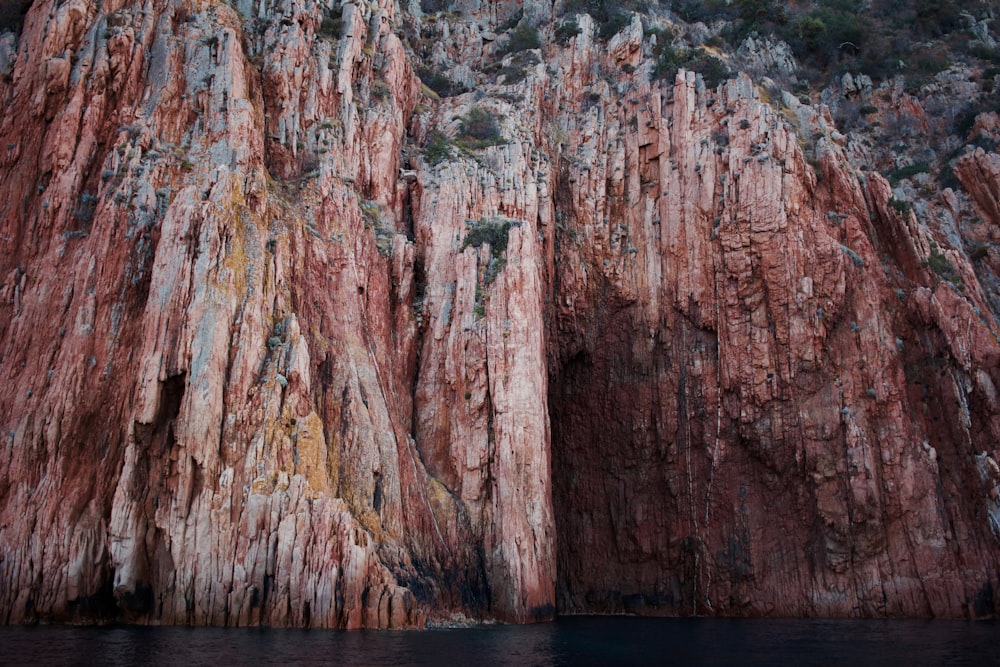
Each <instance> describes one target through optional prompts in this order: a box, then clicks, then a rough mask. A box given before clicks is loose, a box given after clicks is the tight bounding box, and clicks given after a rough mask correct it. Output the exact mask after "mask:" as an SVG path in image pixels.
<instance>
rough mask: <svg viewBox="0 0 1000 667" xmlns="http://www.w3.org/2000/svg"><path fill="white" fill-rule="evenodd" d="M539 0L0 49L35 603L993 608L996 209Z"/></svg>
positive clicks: (282, 613)
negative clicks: (970, 245) (437, 76)
mask: <svg viewBox="0 0 1000 667" xmlns="http://www.w3.org/2000/svg"><path fill="white" fill-rule="evenodd" d="M515 5H516V3H499V4H497V5H495V6H491V9H490V11H489V12H485V8H480V7H479V5H478V3H469V4H468V6H465V5H463V9H464V10H465V11H466V18H461V17H458V16H456V15H451V14H438V15H428V16H423V17H421V16H418V15H415V12H411V10H409V9H408V10H406V11H403V10H401V9H400V8H399V6H397V5H395V4H394V3H392V2H387V1H385V0H382V1H381V2H378V3H369V2H366V1H365V0H360V1H357V2H348V3H345V4H344V5H343V6H342V7H340V6H338V7H336V8H335V9H333V10H331V9H329V8H327V7H326V6H325V5H321V4H316V3H312V2H307V3H271V2H262V3H256V2H246V1H241V2H237V3H235V4H234V5H229V4H225V3H212V2H182V1H180V0H164V1H157V2H146V3H137V4H125V3H112V4H110V5H108V4H104V5H100V4H98V3H95V2H92V1H91V0H73V1H71V2H64V3H58V2H55V0H51V1H45V0H42V1H36V2H35V3H34V4H33V5H32V7H31V9H30V11H29V13H28V15H27V17H26V21H25V25H24V29H23V32H22V34H21V35H20V37H19V38H18V39H17V40H16V41H11V40H9V39H8V40H7V41H6V42H3V43H0V46H2V44H8V45H10V44H14V47H10V48H8V47H4V49H5V50H3V52H2V54H0V55H3V58H2V59H0V66H2V67H4V68H6V70H5V71H4V72H3V74H4V78H3V81H2V82H0V97H2V98H3V100H4V105H5V106H4V108H5V113H4V116H3V122H2V125H0V151H2V153H0V192H2V193H4V194H3V195H0V226H2V231H3V233H2V238H0V242H2V250H3V253H2V259H0V276H2V280H3V283H2V287H0V297H2V298H0V309H2V311H0V346H2V347H0V359H2V363H0V374H2V379H3V381H2V382H0V419H2V420H3V431H4V434H5V437H4V440H3V444H2V450H0V455H2V460H3V464H2V465H3V470H4V473H3V478H2V481H3V484H2V485H0V610H2V614H0V619H2V620H4V621H7V622H22V621H26V620H32V619H43V620H56V621H58V620H84V619H91V618H99V619H100V618H103V619H108V618H123V619H125V620H130V621H136V622H143V623H195V624H215V625H249V624H257V623H267V624H272V625H302V626H317V627H405V626H414V625H421V624H423V623H424V622H425V620H431V621H440V620H448V619H463V618H467V619H480V618H499V619H503V620H510V621H528V620H534V619H543V618H548V617H551V615H552V614H553V613H555V611H556V610H558V611H560V612H565V613H575V612H588V611H589V612H622V611H625V612H641V613H652V614H674V615H677V614H692V613H694V614H723V615H768V614H774V615H779V614H780V615H807V616H814V615H822V616H881V615H889V616H899V615H911V616H912V615H917V616H949V617H963V616H964V617H973V616H985V615H990V614H992V613H994V612H995V610H996V604H997V603H996V601H995V599H994V596H993V590H994V587H995V586H997V585H998V584H1000V582H998V581H997V572H998V571H1000V570H998V566H1000V545H998V541H997V540H998V537H1000V501H998V497H997V495H998V493H1000V486H998V485H1000V471H998V468H997V463H996V460H997V458H998V456H1000V452H997V450H996V443H997V442H1000V403H998V398H997V390H996V385H997V383H1000V370H998V369H1000V343H998V338H997V336H998V333H1000V327H998V325H997V320H996V317H995V312H994V311H993V310H991V306H990V304H991V303H996V294H997V287H996V286H997V282H996V278H997V271H996V267H997V265H996V259H997V255H996V249H995V246H993V245H990V243H995V241H996V233H995V231H992V232H982V234H983V243H984V245H983V246H981V247H983V248H986V251H985V253H984V254H983V255H982V256H979V257H972V256H970V254H968V253H967V250H966V249H965V248H964V247H962V246H961V244H959V245H957V246H956V245H955V244H953V243H952V242H951V240H950V236H949V234H948V233H947V229H945V228H943V227H941V226H938V225H936V224H935V223H933V222H928V221H927V219H926V218H922V217H921V216H920V215H918V212H917V211H915V210H914V208H913V207H912V206H911V205H909V204H908V203H906V202H901V201H900V200H898V199H896V196H895V194H894V193H893V191H892V190H891V189H890V186H889V184H888V183H887V182H886V180H885V179H883V178H881V177H880V176H878V175H877V174H874V173H870V174H864V173H862V172H861V171H859V170H858V169H857V168H856V167H855V166H854V165H852V163H851V158H850V156H849V154H848V152H847V151H845V150H844V148H843V147H842V144H843V141H842V135H839V133H837V132H836V131H835V129H834V128H833V126H832V122H831V120H830V118H829V116H828V115H825V114H824V113H823V112H822V109H821V108H813V107H810V106H808V105H801V104H800V103H799V102H798V101H797V100H795V98H792V97H790V96H789V97H788V98H787V99H785V100H784V102H783V103H779V102H774V103H773V104H774V106H773V107H772V106H771V105H769V104H767V103H765V102H764V101H762V100H761V94H760V92H759V90H758V89H757V87H756V86H755V85H754V84H753V83H752V82H751V81H750V80H749V79H748V78H746V77H744V76H740V77H737V78H734V79H732V80H730V81H728V82H726V83H724V84H723V85H721V86H720V87H719V88H718V89H715V90H712V89H707V88H706V87H705V86H704V83H703V81H702V79H701V78H700V77H696V76H695V75H694V74H692V73H685V72H683V71H682V72H681V73H680V74H679V75H678V77H677V78H676V80H673V79H670V80H667V81H659V80H655V78H654V80H653V81H652V82H650V78H651V77H650V76H649V75H650V72H651V68H652V64H651V61H650V59H649V52H650V48H651V43H650V38H649V37H648V36H645V35H644V33H643V26H642V24H641V22H640V21H639V20H638V19H637V18H636V19H635V20H633V22H632V23H631V24H630V25H628V26H626V27H625V28H624V29H623V30H622V31H620V32H619V33H618V34H617V35H616V36H614V37H613V38H611V39H610V41H609V42H608V43H606V44H605V43H602V42H600V41H599V40H598V38H597V35H596V31H597V27H596V26H595V25H594V23H593V21H591V20H590V19H589V17H587V16H580V17H579V19H578V26H579V30H580V32H579V34H576V35H573V36H571V37H570V38H569V39H566V40H563V41H564V42H565V43H564V44H562V45H557V44H556V43H555V40H553V39H549V38H550V37H551V36H552V31H553V30H554V29H555V28H556V27H557V25H558V23H557V22H550V21H547V20H545V19H547V18H548V12H549V10H547V9H545V8H543V7H541V6H536V5H534V4H529V5H528V6H527V7H526V11H525V14H526V15H531V16H535V17H540V18H539V20H540V21H541V23H540V25H542V26H543V37H544V38H545V39H543V42H545V44H546V46H545V47H544V48H543V49H541V50H540V51H533V50H527V51H520V52H515V53H511V54H506V55H504V54H503V48H502V42H503V40H502V39H498V37H497V31H499V30H501V27H500V26H501V24H502V23H503V22H504V21H506V20H507V19H508V18H510V17H509V16H508V15H509V14H511V15H512V14H513V12H514V9H512V7H514V6H515ZM490 12H492V13H490ZM468 17H473V19H469V18H468ZM475 17H480V18H478V19H476V18H475ZM15 47H16V48H15ZM423 51H426V53H423ZM418 58H424V59H425V60H426V59H429V60H430V61H431V62H433V63H435V64H436V66H438V67H440V68H443V69H444V70H446V71H448V72H449V73H450V75H451V76H452V78H453V79H454V80H455V81H462V80H465V81H466V82H467V83H468V84H470V85H469V87H471V88H475V92H469V93H465V94H462V95H458V96H455V97H448V98H445V99H437V96H436V95H434V94H433V93H431V92H429V91H428V90H427V89H426V87H424V88H422V87H421V81H420V79H418V78H417V76H416V74H415V69H414V68H415V66H416V65H417V60H418ZM498 70H499V74H498V73H497V71H498ZM484 72H485V73H484ZM477 119H478V120H479V121H482V122H483V123H485V126H486V131H485V132H481V131H479V130H481V129H482V128H479V129H477V128H476V127H473V125H474V124H475V122H476V121H477ZM491 122H495V127H494V126H492V125H491ZM803 136H807V137H812V138H813V142H814V145H813V146H811V147H810V148H809V150H810V151H811V152H810V154H809V155H808V157H807V153H806V152H805V151H804V149H803V140H802V137H803ZM995 158H996V154H995V153H982V151H980V152H979V153H975V154H970V155H969V156H968V157H965V158H963V159H962V161H960V164H959V165H958V166H957V167H956V173H957V175H958V176H959V178H960V179H962V181H963V182H965V183H967V190H968V191H969V192H970V194H971V197H972V200H973V203H974V205H975V206H977V207H979V210H981V211H982V212H983V215H985V216H987V217H989V216H991V215H992V214H993V213H995V211H996V210H998V204H997V193H998V192H1000V190H998V189H997V187H995V186H996V183H995V182H992V183H991V181H990V180H989V179H988V178H986V177H983V176H980V175H979V174H981V173H986V174H992V178H993V181H995V180H996V178H995V177H996V173H997V170H996V168H995V167H996V164H995V162H996V160H995ZM980 184H981V187H980ZM949 192H950V191H949ZM932 206H933V207H935V208H933V210H935V211H938V210H940V211H951V215H952V219H958V220H959V223H960V224H961V223H962V221H963V220H965V217H963V216H966V217H968V216H970V215H971V213H970V211H971V210H972V209H971V208H969V206H966V205H965V204H964V203H963V202H962V201H959V200H958V199H957V198H956V197H955V196H954V195H952V198H951V199H949V198H948V195H947V194H946V195H943V196H942V197H941V198H940V199H939V200H935V201H934V202H932ZM928 217H929V216H928ZM982 224H986V225H992V227H990V229H992V230H996V224H997V221H996V220H995V219H992V218H990V219H989V220H988V221H987V222H985V223H982ZM991 234H992V236H991ZM990 262H992V263H990Z"/></svg>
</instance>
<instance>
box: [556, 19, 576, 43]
mask: <svg viewBox="0 0 1000 667" xmlns="http://www.w3.org/2000/svg"><path fill="white" fill-rule="evenodd" d="M579 34H580V24H579V23H577V22H576V19H570V20H569V21H563V22H562V23H560V24H559V27H558V28H556V32H555V38H556V42H557V43H559V44H562V45H563V46H565V45H566V44H569V41H570V40H571V39H573V38H574V37H576V36H577V35H579Z"/></svg>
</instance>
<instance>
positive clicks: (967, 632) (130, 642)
mask: <svg viewBox="0 0 1000 667" xmlns="http://www.w3.org/2000/svg"><path fill="white" fill-rule="evenodd" d="M0 664H5V665H7V664H10V665H28V664H30V665H183V666H185V667H188V666H191V665H212V666H213V667H223V666H224V665H380V666H381V665H444V666H446V667H465V666H467V665H471V666H472V667H490V666H492V665H517V666H518V667H522V666H529V665H539V666H547V665H850V666H854V665H996V664H1000V626H998V625H997V624H996V623H993V622H988V623H967V622H961V621H957V622H952V621H898V620H893V621H884V620H870V621H822V620H757V619H754V620H720V619H648V618H622V617H611V618H609V617H577V618H564V619H560V620H559V621H557V622H555V623H544V624H539V625H530V626H489V627H481V628H467V629H461V630H426V631H423V632H416V631H409V632H340V631H324V630H277V629H219V628H142V627H124V626H123V627H103V628H101V627H60V626H37V627H0Z"/></svg>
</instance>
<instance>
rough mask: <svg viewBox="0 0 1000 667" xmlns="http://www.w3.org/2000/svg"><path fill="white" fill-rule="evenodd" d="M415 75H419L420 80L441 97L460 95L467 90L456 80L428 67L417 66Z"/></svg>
mask: <svg viewBox="0 0 1000 667" xmlns="http://www.w3.org/2000/svg"><path fill="white" fill-rule="evenodd" d="M417 76H419V77H420V80H421V81H423V82H424V84H425V85H426V86H427V87H428V88H430V89H431V90H433V91H434V92H435V93H437V94H438V95H440V96H441V97H454V96H455V95H461V94H462V93H464V92H466V91H468V88H466V87H465V86H463V85H462V84H460V83H458V82H457V81H452V80H451V79H449V78H448V77H447V76H445V75H444V74H441V73H440V72H435V71H434V70H432V69H431V68H429V67H418V68H417Z"/></svg>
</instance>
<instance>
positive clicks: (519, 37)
mask: <svg viewBox="0 0 1000 667" xmlns="http://www.w3.org/2000/svg"><path fill="white" fill-rule="evenodd" d="M541 46H542V39H541V37H539V36H538V29H537V28H535V26H533V25H529V24H528V23H525V22H523V21H522V22H521V23H519V24H518V25H517V27H516V28H514V29H513V30H512V31H511V33H510V37H508V38H507V46H506V48H505V49H504V51H505V52H506V53H518V52H519V51H527V50H529V49H537V48H540V47H541Z"/></svg>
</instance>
